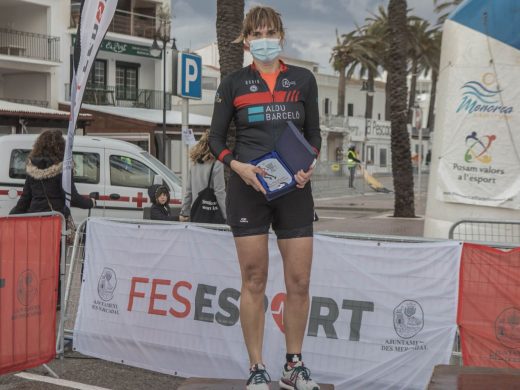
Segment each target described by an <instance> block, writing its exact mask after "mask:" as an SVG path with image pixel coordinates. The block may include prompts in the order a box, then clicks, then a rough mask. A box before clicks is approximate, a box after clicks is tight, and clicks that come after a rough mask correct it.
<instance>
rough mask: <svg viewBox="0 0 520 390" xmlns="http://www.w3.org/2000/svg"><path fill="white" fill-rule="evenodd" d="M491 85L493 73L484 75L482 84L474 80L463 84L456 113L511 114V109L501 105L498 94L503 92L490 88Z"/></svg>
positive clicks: (493, 78)
mask: <svg viewBox="0 0 520 390" xmlns="http://www.w3.org/2000/svg"><path fill="white" fill-rule="evenodd" d="M491 84H496V76H495V75H494V74H493V73H484V74H483V75H482V83H480V82H478V81H475V80H472V81H468V82H466V83H464V85H462V87H461V88H460V89H461V90H462V97H461V101H460V103H459V106H458V107H457V110H456V112H460V111H466V112H467V113H468V114H473V113H476V112H478V113H486V114H499V115H500V114H505V115H509V114H511V113H512V112H513V107H512V106H506V105H504V104H502V103H501V95H500V94H501V92H502V91H503V90H502V89H499V88H498V87H496V88H492V87H491V86H490V85H491Z"/></svg>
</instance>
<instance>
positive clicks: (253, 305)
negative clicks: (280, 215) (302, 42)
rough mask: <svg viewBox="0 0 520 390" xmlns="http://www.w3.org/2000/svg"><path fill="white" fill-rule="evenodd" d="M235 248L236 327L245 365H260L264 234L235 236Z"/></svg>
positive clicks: (266, 262) (265, 258)
mask: <svg viewBox="0 0 520 390" xmlns="http://www.w3.org/2000/svg"><path fill="white" fill-rule="evenodd" d="M235 246H236V248H237V254H238V262H239V263H240V272H241V274H242V288H241V291H240V294H241V295H240V324H241V325H242V333H243V335H244V341H245V343H246V347H247V352H248V354H249V362H250V364H251V365H253V364H256V363H263V361H262V343H263V340H264V323H265V312H264V296H265V286H266V283H267V271H268V265H269V252H268V249H267V234H264V235H258V236H248V237H235Z"/></svg>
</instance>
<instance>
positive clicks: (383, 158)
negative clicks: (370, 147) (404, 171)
mask: <svg viewBox="0 0 520 390" xmlns="http://www.w3.org/2000/svg"><path fill="white" fill-rule="evenodd" d="M379 166H380V167H386V149H385V148H381V149H379Z"/></svg>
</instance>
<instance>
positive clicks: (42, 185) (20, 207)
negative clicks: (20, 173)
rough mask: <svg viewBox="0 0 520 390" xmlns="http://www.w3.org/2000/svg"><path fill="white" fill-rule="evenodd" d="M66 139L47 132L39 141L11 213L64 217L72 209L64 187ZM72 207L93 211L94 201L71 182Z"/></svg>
mask: <svg viewBox="0 0 520 390" xmlns="http://www.w3.org/2000/svg"><path fill="white" fill-rule="evenodd" d="M64 154H65V139H64V138H63V134H62V132H61V131H60V130H46V131H44V132H43V133H41V134H40V136H39V137H38V138H37V139H36V142H35V143H34V146H33V148H32V150H31V152H30V153H29V157H28V160H27V165H26V171H27V177H26V179H25V184H24V186H23V192H22V195H21V196H20V199H18V202H17V203H16V206H14V208H13V209H12V210H11V212H10V214H24V213H41V212H47V211H57V212H60V213H62V214H63V215H64V216H65V217H68V216H69V215H70V210H69V208H68V207H66V206H65V192H64V191H63V187H62V184H61V176H62V171H63V156H64ZM71 196H72V198H71V203H70V204H71V206H72V207H79V208H81V209H90V208H92V207H95V206H96V201H95V199H89V198H85V197H83V196H81V195H80V194H79V193H78V190H77V189H76V186H75V185H74V180H72V186H71Z"/></svg>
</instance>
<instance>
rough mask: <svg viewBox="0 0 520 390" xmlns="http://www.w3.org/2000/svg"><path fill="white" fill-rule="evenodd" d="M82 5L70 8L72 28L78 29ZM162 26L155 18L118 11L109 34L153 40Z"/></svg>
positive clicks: (109, 28) (77, 4) (75, 3)
mask: <svg viewBox="0 0 520 390" xmlns="http://www.w3.org/2000/svg"><path fill="white" fill-rule="evenodd" d="M79 11H80V3H79V2H73V3H72V4H71V8H70V20H71V26H70V27H71V28H77V27H78V23H79V17H80V12H79ZM159 25H160V23H159V20H158V19H157V18H156V17H155V16H150V15H145V14H140V13H137V12H131V11H124V10H120V9H116V12H115V14H114V18H113V19H112V22H111V23H110V26H109V27H108V30H107V31H109V32H113V33H118V34H125V35H131V36H134V37H140V38H148V39H153V38H154V35H155V32H156V30H157V28H158V26H159Z"/></svg>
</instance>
